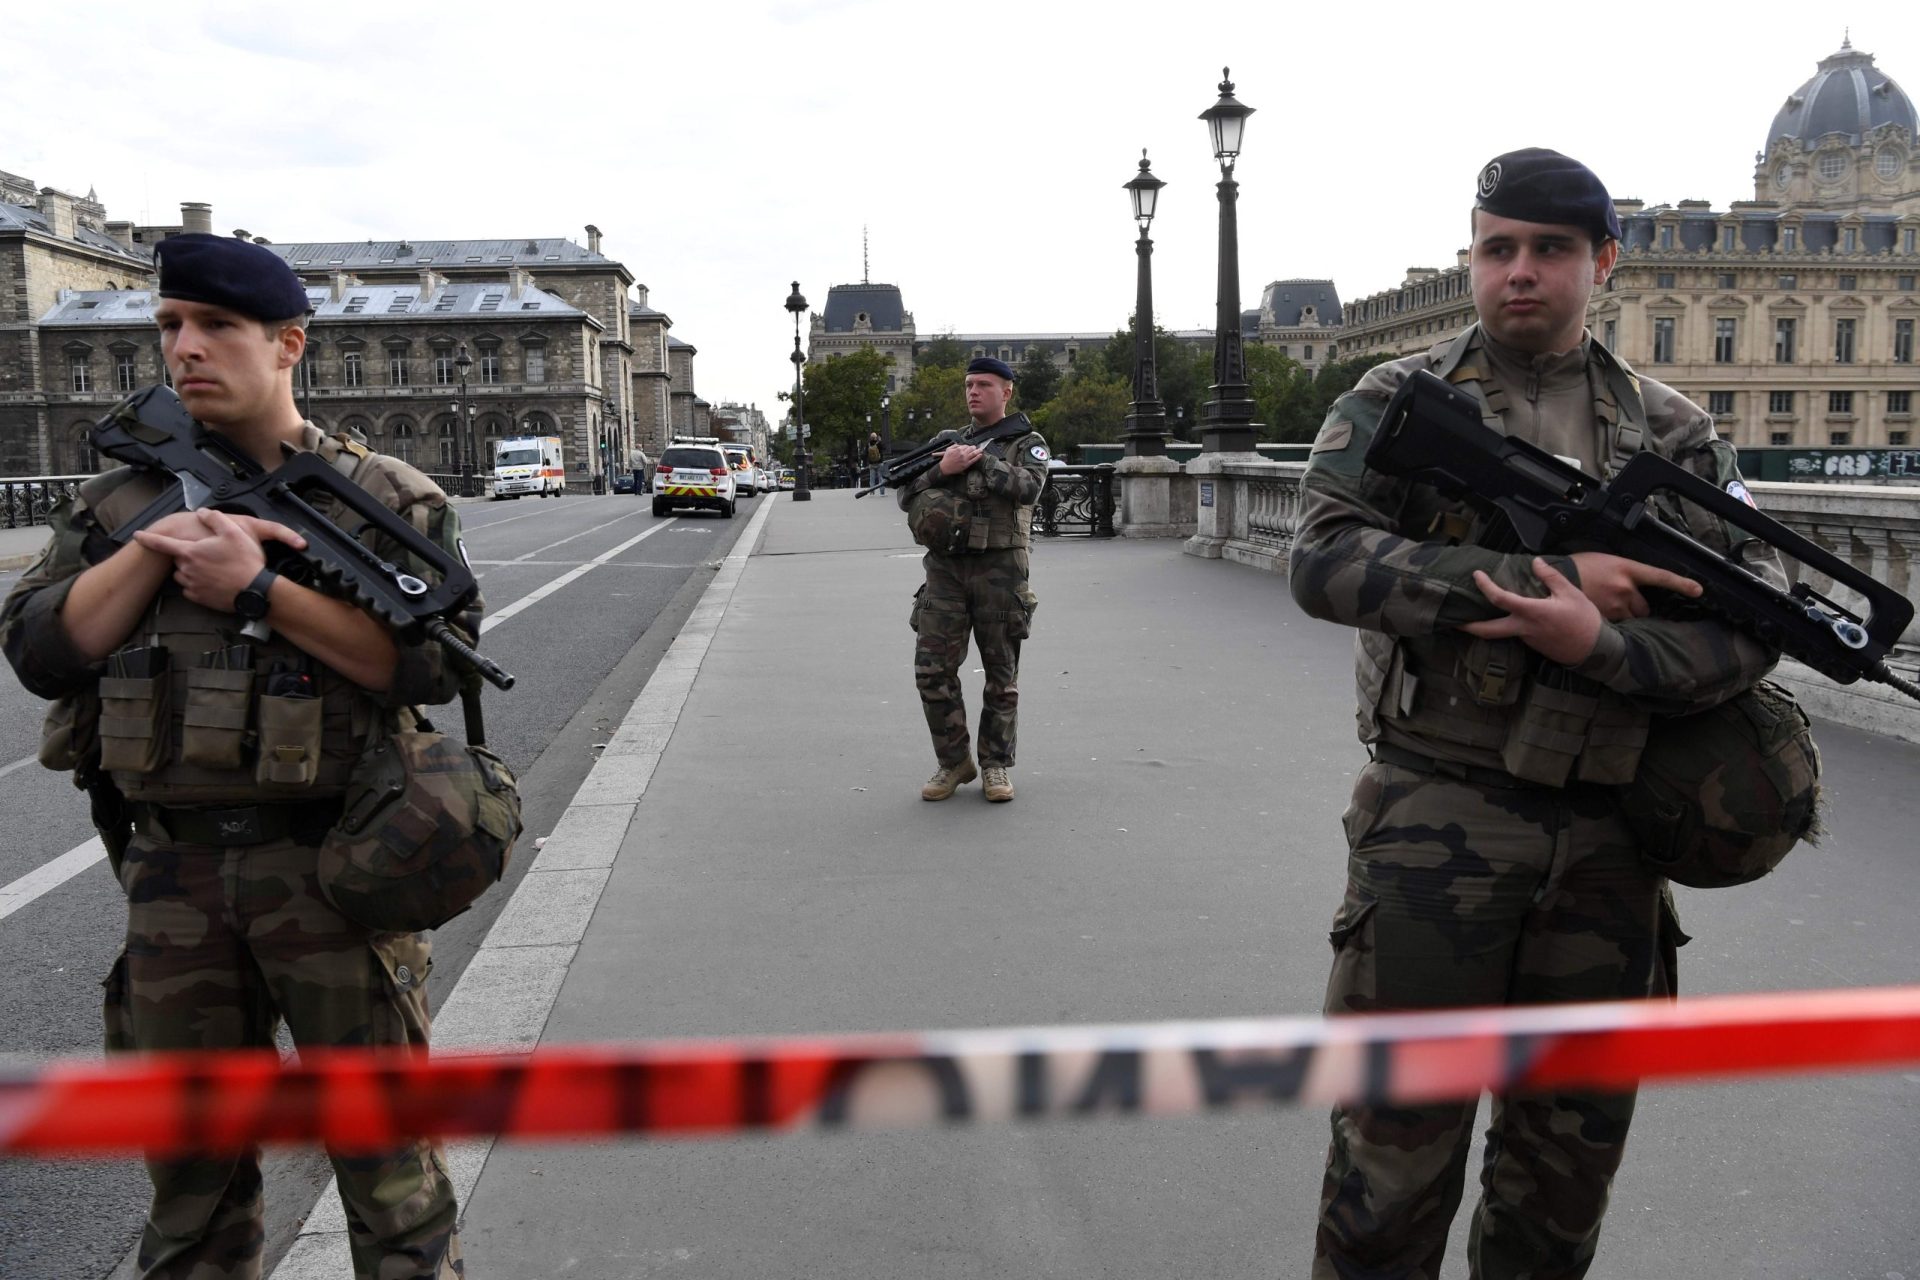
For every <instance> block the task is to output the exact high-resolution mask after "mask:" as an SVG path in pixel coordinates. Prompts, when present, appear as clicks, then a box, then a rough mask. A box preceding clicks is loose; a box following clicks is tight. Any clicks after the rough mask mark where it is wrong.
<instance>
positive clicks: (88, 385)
mask: <svg viewBox="0 0 1920 1280" xmlns="http://www.w3.org/2000/svg"><path fill="white" fill-rule="evenodd" d="M67 380H68V382H69V383H70V384H71V385H72V387H73V389H74V390H75V391H91V390H93V369H92V368H91V367H90V366H89V365H88V364H87V361H86V358H85V357H84V356H75V357H74V358H73V359H71V360H69V361H67Z"/></svg>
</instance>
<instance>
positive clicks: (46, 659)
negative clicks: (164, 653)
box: [0, 423, 482, 707]
mask: <svg viewBox="0 0 1920 1280" xmlns="http://www.w3.org/2000/svg"><path fill="white" fill-rule="evenodd" d="M300 447H301V448H302V449H304V450H306V451H308V452H316V453H319V454H320V455H321V456H322V457H323V458H325V459H327V460H328V461H329V462H331V461H334V459H336V458H337V457H338V456H339V455H340V452H341V450H342V448H343V446H342V445H341V444H340V442H339V440H338V439H337V438H335V437H331V436H324V435H322V434H321V433H320V431H319V429H318V428H316V427H315V426H314V425H313V424H312V423H307V424H305V425H304V426H303V428H302V439H301V445H300ZM377 465H379V466H383V467H388V468H405V469H406V470H407V471H408V472H411V473H412V474H411V475H410V476H409V477H408V478H409V479H410V480H411V481H412V482H413V483H412V484H411V485H410V486H409V487H410V488H413V489H414V490H415V491H419V490H426V491H429V496H428V497H426V498H425V499H423V500H419V501H415V502H412V503H410V504H407V505H404V506H395V507H394V510H395V511H396V512H397V513H398V514H399V515H401V516H404V517H405V518H406V519H407V520H408V521H410V522H411V523H412V524H413V526H414V528H416V529H418V530H419V531H420V532H421V533H423V534H425V535H426V536H427V537H429V538H431V539H433V540H434V541H435V542H437V543H439V544H440V545H441V546H442V547H444V548H446V549H447V550H448V551H449V552H450V553H451V554H453V555H456V556H461V555H464V552H463V551H462V550H461V546H460V518H459V516H458V515H457V514H456V513H455V511H454V509H453V508H452V507H451V506H450V505H448V503H447V500H446V495H445V494H443V493H441V492H440V491H439V489H437V488H436V487H435V486H434V485H433V484H432V482H431V481H429V480H427V479H426V478H425V477H424V476H421V475H419V474H418V473H417V472H413V470H412V468H410V467H407V464H406V463H404V462H400V461H399V460H397V459H393V458H386V457H380V458H379V460H378V464H377ZM138 478H139V473H137V472H135V471H134V470H133V469H132V468H130V467H120V468H116V469H115V470H113V471H109V472H107V473H105V474H103V475H100V476H96V477H94V478H93V479H92V480H89V481H87V482H86V483H85V484H83V485H82V486H81V490H80V494H81V496H77V497H74V498H71V499H67V500H65V501H63V502H61V503H60V504H59V505H57V506H56V507H55V508H54V509H53V511H52V512H51V513H50V514H49V516H48V519H47V523H48V525H49V526H50V527H51V530H52V536H51V538H50V539H49V541H48V543H47V548H46V550H45V551H43V552H42V553H41V555H40V559H39V560H37V561H35V562H34V564H33V565H32V566H31V567H30V568H29V569H28V570H27V571H26V572H25V573H24V574H23V575H22V576H21V578H20V581H19V582H17V583H15V584H14V588H13V590H12V591H11V592H10V593H9V594H8V595H7V599H6V602H5V604H4V605H0V650H3V651H4V652H5V653H6V656H7V661H8V662H10V663H12V664H13V669H14V671H15V672H16V673H17V674H18V675H19V677H20V683H21V684H22V685H24V686H25V687H26V688H27V690H28V691H29V692H31V693H34V694H36V695H37V696H39V697H42V698H60V697H64V696H66V695H67V694H70V693H74V692H77V691H79V690H81V689H83V688H84V687H86V686H87V685H89V684H92V683H93V682H95V681H97V680H98V679H99V677H100V674H101V670H102V667H101V664H99V663H90V662H88V661H87V660H86V658H84V657H83V656H82V655H81V654H79V653H78V652H77V651H76V650H75V649H74V647H73V644H72V642H71V641H70V640H69V639H68V636H67V631H66V628H65V626H64V625H63V624H62V623H61V621H60V611H61V608H62V607H63V606H64V605H65V604H66V600H67V593H68V592H69V591H70V590H72V587H73V582H74V579H75V578H77V577H79V576H80V574H81V573H82V572H83V571H84V570H86V569H87V568H88V567H90V566H92V565H94V564H97V563H99V562H100V561H102V560H105V559H106V558H107V557H108V556H110V555H112V554H113V553H114V552H115V551H116V550H118V549H119V548H118V547H117V546H116V545H115V544H114V543H113V542H112V541H111V540H110V539H109V537H108V534H109V532H110V531H109V530H106V529H103V528H101V526H100V523H99V521H98V520H97V519H96V518H95V516H94V513H93V511H92V510H91V508H90V507H89V504H88V501H87V497H86V495H92V496H93V498H94V500H95V501H103V500H104V499H105V497H106V495H108V494H110V493H113V492H114V491H116V490H117V489H119V488H120V486H122V485H124V484H127V483H129V482H134V481H136V480H137V479H138ZM389 505H390V506H391V505H393V504H391V503H389ZM329 514H330V513H329ZM366 537H367V538H368V539H370V541H369V544H368V545H369V546H370V547H371V548H372V549H373V550H374V551H375V552H376V553H377V554H379V555H380V556H381V557H383V558H385V559H387V560H390V561H392V562H394V563H396V564H399V565H401V566H402V567H403V568H405V569H406V570H407V572H409V573H412V574H414V575H415V576H417V577H420V578H423V579H426V580H428V581H437V580H438V578H437V575H435V574H433V573H431V572H430V571H429V570H428V568H427V566H425V565H423V564H421V563H420V562H419V561H418V560H416V559H415V558H414V557H412V556H411V555H408V554H407V553H406V552H405V551H404V550H403V549H402V548H401V547H400V546H399V545H398V544H397V543H394V542H393V541H391V540H390V539H387V538H384V537H381V536H380V535H378V534H377V533H369V534H367V535H366ZM161 591H162V593H163V594H168V593H177V592H178V591H179V588H178V587H177V586H176V585H174V583H173V582H172V580H171V579H169V580H168V581H167V583H166V585H165V586H163V587H162V588H161ZM481 611H482V605H481V601H480V599H479V597H478V596H476V597H475V598H474V601H473V604H472V605H471V606H470V608H469V610H468V611H467V612H466V613H464V614H463V615H462V616H461V617H460V618H459V619H458V620H457V622H456V625H457V628H458V629H459V630H460V631H463V632H464V633H465V634H466V636H467V638H469V639H471V638H472V637H473V636H474V635H476V634H478V631H479V625H480V617H481ZM399 649H400V661H399V664H398V665H397V666H396V667H395V669H394V673H393V684H392V686H391V687H390V688H388V689H387V690H386V691H385V692H383V693H373V692H371V691H368V693H367V696H368V697H370V698H372V699H373V700H374V701H375V702H376V703H378V704H380V705H382V706H389V707H399V706H414V705H431V704H436V703H442V702H447V701H450V700H452V698H453V697H454V696H455V695H456V694H457V693H458V692H459V689H460V674H459V672H458V671H457V670H455V669H454V668H453V667H452V666H451V664H450V663H448V662H447V660H446V658H445V656H444V651H443V650H442V649H441V648H440V646H439V645H437V644H435V643H433V642H431V641H425V642H423V643H420V644H414V645H409V644H401V645H400V646H399ZM316 656H320V657H321V660H322V661H324V660H325V659H324V655H316Z"/></svg>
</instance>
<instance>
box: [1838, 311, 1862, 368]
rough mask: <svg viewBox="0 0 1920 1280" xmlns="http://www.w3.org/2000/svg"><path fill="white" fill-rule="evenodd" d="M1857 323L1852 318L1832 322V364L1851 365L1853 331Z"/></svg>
mask: <svg viewBox="0 0 1920 1280" xmlns="http://www.w3.org/2000/svg"><path fill="white" fill-rule="evenodd" d="M1858 324H1859V321H1857V320H1854V319H1852V318H1848V319H1844V320H1835V321H1834V322H1833V362H1834V363H1835V364H1852V363H1853V331H1854V328H1855V326H1857V325H1858Z"/></svg>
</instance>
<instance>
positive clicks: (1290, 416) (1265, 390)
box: [1246, 343, 1319, 440]
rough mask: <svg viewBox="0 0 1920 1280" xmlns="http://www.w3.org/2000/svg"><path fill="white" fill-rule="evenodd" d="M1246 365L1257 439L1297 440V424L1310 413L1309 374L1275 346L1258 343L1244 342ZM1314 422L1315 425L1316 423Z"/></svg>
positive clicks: (1310, 381) (1310, 390)
mask: <svg viewBox="0 0 1920 1280" xmlns="http://www.w3.org/2000/svg"><path fill="white" fill-rule="evenodd" d="M1246 365H1247V390H1248V392H1249V394H1250V395H1251V396H1252V397H1253V416H1254V420H1255V421H1256V422H1258V423H1259V424H1260V438H1261V439H1263V440H1296V439H1299V438H1300V437H1299V435H1298V431H1299V429H1300V423H1301V422H1303V421H1304V420H1305V418H1306V417H1307V416H1308V414H1309V413H1310V409H1309V407H1308V402H1309V401H1310V400H1311V398H1312V392H1313V379H1312V377H1311V375H1309V374H1308V373H1307V371H1306V369H1304V368H1303V367H1301V365H1300V364H1299V362H1298V361H1296V360H1293V359H1291V358H1290V357H1288V356H1284V355H1282V354H1281V353H1280V352H1279V350H1278V349H1277V348H1274V347H1266V346H1261V345H1260V344H1259V343H1249V344H1248V345H1247V348H1246ZM1314 425H1315V427H1316V428H1317V427H1318V425H1319V424H1318V423H1315V424H1314ZM1307 438H1308V439H1312V436H1311V435H1309V436H1308V437H1307Z"/></svg>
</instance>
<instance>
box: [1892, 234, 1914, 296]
mask: <svg viewBox="0 0 1920 1280" xmlns="http://www.w3.org/2000/svg"><path fill="white" fill-rule="evenodd" d="M1907 234H1908V235H1912V234H1913V233H1912V232H1911V231H1909V232H1908V233H1907ZM1893 287H1894V288H1896V289H1898V290H1899V291H1900V292H1902V293H1912V292H1913V277H1912V276H1895V277H1894V279H1893Z"/></svg>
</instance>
